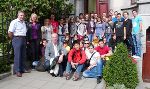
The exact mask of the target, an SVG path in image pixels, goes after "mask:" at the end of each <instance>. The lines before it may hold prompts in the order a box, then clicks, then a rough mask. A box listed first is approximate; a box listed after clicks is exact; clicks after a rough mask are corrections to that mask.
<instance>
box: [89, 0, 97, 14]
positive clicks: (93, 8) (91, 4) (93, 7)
mask: <svg viewBox="0 0 150 89" xmlns="http://www.w3.org/2000/svg"><path fill="white" fill-rule="evenodd" d="M92 11H94V12H96V0H88V12H89V13H90V12H92Z"/></svg>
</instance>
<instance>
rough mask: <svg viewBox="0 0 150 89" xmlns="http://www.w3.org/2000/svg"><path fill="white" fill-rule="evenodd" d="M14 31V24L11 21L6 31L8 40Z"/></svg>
mask: <svg viewBox="0 0 150 89" xmlns="http://www.w3.org/2000/svg"><path fill="white" fill-rule="evenodd" d="M14 31H15V22H14V21H12V22H11V23H10V26H9V29H8V36H9V38H10V39H12V38H13V36H14V34H13V32H14Z"/></svg>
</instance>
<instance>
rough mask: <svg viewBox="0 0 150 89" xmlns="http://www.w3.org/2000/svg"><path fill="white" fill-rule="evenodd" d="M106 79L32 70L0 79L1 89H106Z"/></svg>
mask: <svg viewBox="0 0 150 89" xmlns="http://www.w3.org/2000/svg"><path fill="white" fill-rule="evenodd" d="M103 84H104V81H102V82H101V83H100V84H96V79H92V78H86V79H85V78H83V79H81V80H79V81H73V80H72V79H70V80H66V79H65V77H63V78H61V77H52V76H51V75H50V74H48V73H47V72H37V71H32V72H31V73H26V74H23V77H21V78H18V77H16V76H14V75H12V76H10V77H8V78H5V79H3V80H0V89H104V88H103Z"/></svg>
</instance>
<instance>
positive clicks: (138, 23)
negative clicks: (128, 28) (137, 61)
mask: <svg viewBox="0 0 150 89" xmlns="http://www.w3.org/2000/svg"><path fill="white" fill-rule="evenodd" d="M132 14H133V16H134V18H133V19H132V24H133V28H132V39H133V44H134V50H135V55H134V56H133V57H135V58H140V57H141V33H142V18H141V17H140V16H138V14H137V11H136V10H133V11H132Z"/></svg>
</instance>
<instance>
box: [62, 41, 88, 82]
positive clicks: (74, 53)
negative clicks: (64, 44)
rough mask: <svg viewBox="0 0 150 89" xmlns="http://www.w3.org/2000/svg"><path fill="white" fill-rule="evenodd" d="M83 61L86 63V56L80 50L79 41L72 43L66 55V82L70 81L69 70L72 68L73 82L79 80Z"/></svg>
mask: <svg viewBox="0 0 150 89" xmlns="http://www.w3.org/2000/svg"><path fill="white" fill-rule="evenodd" d="M85 61H86V54H85V52H84V50H82V49H81V48H80V41H78V40H76V41H74V42H73V48H72V49H71V50H70V52H69V54H68V62H67V66H66V73H65V77H66V80H69V79H70V74H71V68H73V69H75V73H74V75H73V80H74V81H77V80H78V79H79V75H80V73H81V70H82V68H83V65H84V63H85Z"/></svg>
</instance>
